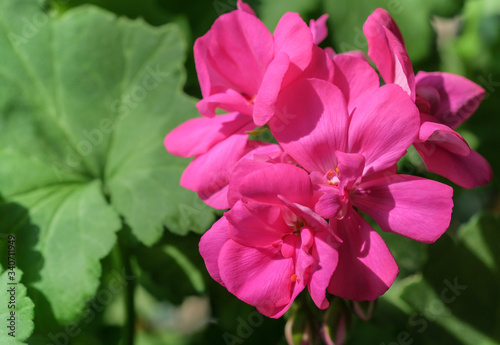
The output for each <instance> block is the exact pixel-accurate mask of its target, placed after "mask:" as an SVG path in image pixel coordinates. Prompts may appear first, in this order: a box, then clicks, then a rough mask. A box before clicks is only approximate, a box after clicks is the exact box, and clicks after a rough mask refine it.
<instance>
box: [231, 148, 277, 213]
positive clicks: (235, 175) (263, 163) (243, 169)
mask: <svg viewBox="0 0 500 345" xmlns="http://www.w3.org/2000/svg"><path fill="white" fill-rule="evenodd" d="M255 142H256V141H250V142H249V143H247V148H248V147H249V146H250V144H251V143H252V144H253V143H255ZM257 143H259V145H258V146H257V147H255V148H252V149H251V150H250V151H249V152H248V153H247V154H245V155H244V156H243V157H242V158H241V160H240V161H239V162H238V164H236V166H235V167H234V169H233V172H232V175H231V180H230V181H229V191H228V194H227V198H228V201H229V205H230V206H232V205H234V204H235V203H236V201H238V200H239V199H241V194H240V184H241V182H242V181H243V180H244V179H245V177H246V176H247V175H248V174H250V173H251V172H253V171H256V170H259V169H262V168H265V167H268V166H270V165H271V164H272V163H273V162H272V158H271V157H274V156H280V155H282V153H283V150H282V149H281V147H280V146H279V145H276V144H270V143H261V142H257Z"/></svg>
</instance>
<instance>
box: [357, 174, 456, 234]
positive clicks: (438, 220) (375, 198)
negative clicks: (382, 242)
mask: <svg viewBox="0 0 500 345" xmlns="http://www.w3.org/2000/svg"><path fill="white" fill-rule="evenodd" d="M452 196H453V188H451V187H450V186H447V185H445V184H442V183H439V182H436V181H432V180H428V179H424V178H421V177H416V176H409V175H392V176H390V177H386V178H381V179H378V180H372V181H370V182H367V183H362V184H361V185H359V186H358V188H357V189H356V192H355V193H352V194H351V197H352V199H351V200H352V203H353V205H354V206H356V207H358V208H359V209H361V210H362V211H363V212H366V213H368V215H370V217H372V218H373V220H375V221H376V222H377V223H378V224H379V225H380V227H381V228H382V230H384V231H388V232H395V233H397V234H400V235H403V236H405V237H409V238H411V239H414V240H416V241H420V242H425V243H432V242H434V241H436V240H437V239H438V238H439V237H440V236H441V235H442V234H443V233H444V232H445V231H446V229H448V226H449V225H450V220H451V211H452V208H453V200H452Z"/></svg>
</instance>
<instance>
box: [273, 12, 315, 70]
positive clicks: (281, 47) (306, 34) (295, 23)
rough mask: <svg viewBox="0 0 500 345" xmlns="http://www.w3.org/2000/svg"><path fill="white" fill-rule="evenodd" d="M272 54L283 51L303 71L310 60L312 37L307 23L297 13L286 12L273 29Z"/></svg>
mask: <svg viewBox="0 0 500 345" xmlns="http://www.w3.org/2000/svg"><path fill="white" fill-rule="evenodd" d="M273 36H274V55H275V56H277V55H278V54H279V53H280V52H285V53H286V54H287V55H288V56H289V57H290V62H291V63H292V64H293V65H295V66H296V67H297V68H298V69H299V70H300V71H303V70H304V69H305V68H306V67H307V66H308V65H309V62H310V61H311V57H312V47H313V38H312V34H311V31H310V30H309V27H308V26H307V24H306V23H305V22H304V21H303V20H302V18H300V16H299V15H298V14H297V13H292V12H287V13H285V15H283V17H281V19H280V21H279V23H278V25H277V26H276V29H275V30H274V34H273Z"/></svg>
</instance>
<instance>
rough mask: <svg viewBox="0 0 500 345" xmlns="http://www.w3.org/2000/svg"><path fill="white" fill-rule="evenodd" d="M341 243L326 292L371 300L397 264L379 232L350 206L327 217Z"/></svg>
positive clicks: (393, 275)
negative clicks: (342, 214) (339, 216)
mask: <svg viewBox="0 0 500 345" xmlns="http://www.w3.org/2000/svg"><path fill="white" fill-rule="evenodd" d="M330 222H331V223H332V222H333V224H332V227H333V228H334V229H335V231H336V232H337V234H338V235H339V237H341V238H342V240H343V241H344V243H342V244H341V245H340V246H339V248H338V249H337V250H338V255H339V259H338V264H337V268H336V269H335V271H334V272H333V275H332V279H331V281H330V285H329V287H328V292H330V293H331V294H334V295H336V296H339V297H341V298H345V299H350V300H353V301H373V300H375V299H376V298H377V297H379V296H380V295H382V294H383V293H384V292H386V291H387V289H388V288H389V287H390V286H391V284H392V283H393V282H394V279H396V276H397V274H398V266H397V265H396V262H395V261H394V258H393V257H392V254H391V252H390V251H389V249H388V248H387V245H386V244H385V242H384V240H383V239H382V238H381V237H380V235H379V234H377V232H376V231H375V230H373V229H372V227H371V226H370V225H369V224H368V223H367V222H366V221H365V220H364V219H363V218H362V217H361V216H360V215H359V214H358V213H357V212H355V211H354V210H351V211H350V212H349V213H348V215H347V216H346V217H344V218H343V219H342V220H340V221H338V220H330Z"/></svg>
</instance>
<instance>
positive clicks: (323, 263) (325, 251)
mask: <svg viewBox="0 0 500 345" xmlns="http://www.w3.org/2000/svg"><path fill="white" fill-rule="evenodd" d="M335 237H336V236H334V234H333V233H332V232H331V230H329V231H323V232H317V233H315V236H314V247H313V252H312V256H313V258H314V265H313V266H312V267H311V281H310V282H309V293H310V294H311V297H312V299H313V301H314V303H315V304H316V306H318V308H320V309H325V308H327V307H328V305H329V303H328V300H327V299H326V296H325V292H326V289H327V287H328V285H329V283H330V279H331V277H332V274H333V272H334V270H335V268H336V267H337V262H338V252H337V247H338V246H339V245H338V242H337V240H336V239H335Z"/></svg>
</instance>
